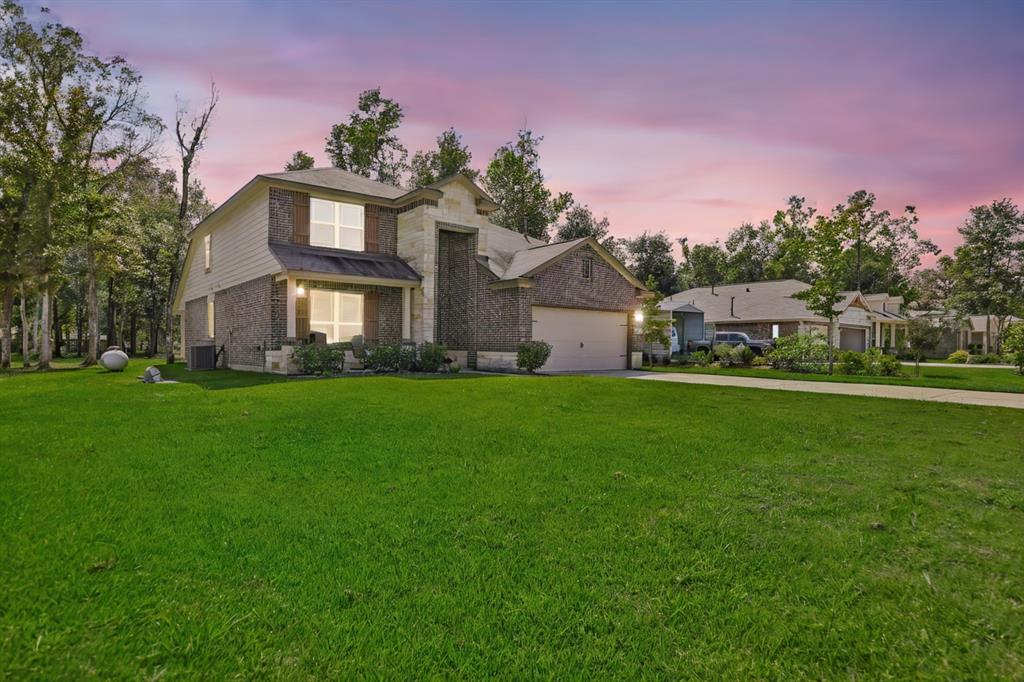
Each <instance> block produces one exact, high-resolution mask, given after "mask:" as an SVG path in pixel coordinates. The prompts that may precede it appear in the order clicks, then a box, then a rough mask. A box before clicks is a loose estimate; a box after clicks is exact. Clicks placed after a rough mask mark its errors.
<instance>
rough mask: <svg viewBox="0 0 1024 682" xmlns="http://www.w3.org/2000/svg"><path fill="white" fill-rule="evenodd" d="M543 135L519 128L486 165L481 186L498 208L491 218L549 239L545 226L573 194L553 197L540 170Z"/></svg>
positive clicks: (495, 221)
mask: <svg viewBox="0 0 1024 682" xmlns="http://www.w3.org/2000/svg"><path fill="white" fill-rule="evenodd" d="M543 139H544V138H543V137H535V136H534V135H533V132H532V131H530V130H520V131H519V135H518V137H517V138H516V140H515V142H509V143H507V144H504V145H502V146H501V147H499V148H498V150H497V151H496V152H494V158H492V159H491V162H490V164H489V165H488V166H487V173H486V175H485V176H484V188H485V189H486V190H487V191H488V193H489V194H490V195H491V197H492V198H493V199H494V200H495V201H496V202H497V203H498V206H500V208H499V209H498V210H497V211H495V212H494V213H493V214H491V220H492V221H493V222H494V223H496V224H498V225H501V226H502V227H506V228H508V229H510V230H516V231H517V232H522V233H523V234H525V235H528V236H530V237H535V238H537V239H544V240H547V239H548V226H549V225H551V224H552V223H554V222H555V221H556V220H558V216H559V215H560V214H561V213H562V211H564V210H565V209H566V208H567V207H568V206H569V204H570V203H571V202H572V194H570V193H568V192H562V193H560V194H558V196H552V193H551V190H549V189H548V188H547V186H546V185H545V184H544V174H543V173H542V172H541V170H540V153H539V151H538V149H537V148H538V146H539V145H540V142H541V141H542V140H543Z"/></svg>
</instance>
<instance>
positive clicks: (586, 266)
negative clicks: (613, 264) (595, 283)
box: [583, 258, 594, 279]
mask: <svg viewBox="0 0 1024 682" xmlns="http://www.w3.org/2000/svg"><path fill="white" fill-rule="evenodd" d="M593 274H594V259H593V258H584V259H583V279H590V277H591V275H593Z"/></svg>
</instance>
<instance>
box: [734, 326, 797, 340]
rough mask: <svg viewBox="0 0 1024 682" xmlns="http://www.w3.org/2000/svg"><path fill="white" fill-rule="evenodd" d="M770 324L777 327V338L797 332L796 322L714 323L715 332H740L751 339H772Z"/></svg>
mask: <svg viewBox="0 0 1024 682" xmlns="http://www.w3.org/2000/svg"><path fill="white" fill-rule="evenodd" d="M772 324H778V325H779V336H789V335H790V334H796V333H797V331H799V324H798V323H796V322H775V323H772V322H716V323H715V331H716V332H742V333H744V334H746V335H747V336H749V337H750V338H752V339H770V338H772Z"/></svg>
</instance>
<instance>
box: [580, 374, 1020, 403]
mask: <svg viewBox="0 0 1024 682" xmlns="http://www.w3.org/2000/svg"><path fill="white" fill-rule="evenodd" d="M586 374H588V375H591V376H612V377H622V378H624V379H639V380H641V381H669V382H675V383H680V384H705V385H711V386H735V387H737V388H762V389H766V390H769V391H800V392H803V393H831V394H834V395H859V396H867V397H871V398H895V399H897V400H924V401H927V402H935V403H958V404H961V405H984V406H986V407H1010V408H1014V409H1018V410H1024V393H999V392H995V391H958V390H955V389H949V388H922V387H918V386H890V385H887V384H844V383H839V382H835V381H799V380H796V381H794V380H793V379H761V378H758V377H735V376H725V375H721V374H684V373H681V372H680V373H676V372H637V371H630V370H621V371H608V372H587V373H586Z"/></svg>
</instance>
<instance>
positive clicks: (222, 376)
mask: <svg viewBox="0 0 1024 682" xmlns="http://www.w3.org/2000/svg"><path fill="white" fill-rule="evenodd" d="M157 369H159V370H160V374H161V375H162V376H163V378H164V379H172V380H174V381H178V382H181V383H183V384H194V385H196V386H199V387H200V388H204V389H207V390H210V391H219V390H224V389H229V388H247V387H249V386H262V385H264V384H280V383H286V382H289V383H296V382H307V381H332V380H342V381H351V380H355V379H360V378H366V377H374V376H376V377H389V378H392V379H405V380H408V381H455V380H459V381H462V380H466V379H485V378H488V375H486V374H476V373H472V372H467V373H459V374H416V373H408V374H345V375H343V376H340V377H286V376H282V375H280V374H269V373H264V372H240V371H238V370H234V369H212V370H205V371H201V372H198V371H197V372H194V371H191V370H189V369H187V368H186V367H185V365H184V364H183V363H175V364H173V365H160V366H158V367H157Z"/></svg>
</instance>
